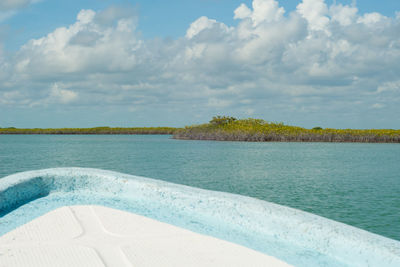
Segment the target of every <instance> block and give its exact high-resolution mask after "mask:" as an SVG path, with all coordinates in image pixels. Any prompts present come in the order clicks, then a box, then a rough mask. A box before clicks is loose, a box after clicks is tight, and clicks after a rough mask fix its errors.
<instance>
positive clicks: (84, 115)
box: [0, 0, 400, 129]
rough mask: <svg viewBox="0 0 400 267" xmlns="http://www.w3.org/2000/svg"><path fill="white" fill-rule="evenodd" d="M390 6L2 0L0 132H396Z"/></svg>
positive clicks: (397, 26)
mask: <svg viewBox="0 0 400 267" xmlns="http://www.w3.org/2000/svg"><path fill="white" fill-rule="evenodd" d="M399 74H400V1H398V0H381V1H372V0H364V1H361V0H358V1H355V0H336V1H334V0H325V1H324V0H302V1H299V0H280V1H278V0H253V1H240V0H238V1H237V0H169V1H165V0H164V1H161V0H153V1H150V0H147V1H144V0H139V1H131V0H129V1H128V0H80V1H77V0H57V1H54V0H1V1H0V127H19V128H36V127H38V128H39V127H41V128H46V127H53V128H55V127H94V126H122V127H129V126H138V127H139V126H176V127H182V126H185V125H192V124H197V123H204V122H207V121H209V120H210V119H211V117H212V116H215V115H229V116H234V117H237V118H248V117H252V118H261V119H264V120H267V121H274V122H284V123H285V124H289V125H297V126H302V127H306V128H312V127H315V126H320V127H324V128H326V127H330V128H391V129H399V128H400V116H399V115H398V114H400V75H399Z"/></svg>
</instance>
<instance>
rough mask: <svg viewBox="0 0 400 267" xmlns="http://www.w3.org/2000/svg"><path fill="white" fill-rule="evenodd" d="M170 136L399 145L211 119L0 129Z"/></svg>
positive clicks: (399, 135)
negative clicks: (142, 124) (202, 121)
mask: <svg viewBox="0 0 400 267" xmlns="http://www.w3.org/2000/svg"><path fill="white" fill-rule="evenodd" d="M5 134H11V135H46V134H48V135H141V134H143V135H150V134H154V135H172V138H173V139H179V140H210V141H245V142H331V143H400V130H392V129H386V130H383V129H367V130H358V129H331V128H326V129H323V128H321V127H314V128H313V129H306V128H302V127H297V126H289V125H284V124H283V123H275V122H267V121H264V120H260V119H251V118H249V119H241V120H238V119H236V118H233V117H225V116H223V117H221V116H217V117H214V118H213V119H212V120H211V121H210V122H209V123H205V124H200V125H193V126H186V127H185V128H174V127H127V128H123V127H94V128H57V129H53V128H48V129H41V128H35V129H18V128H14V127H9V128H0V135H5Z"/></svg>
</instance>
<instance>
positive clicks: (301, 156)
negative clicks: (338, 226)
mask: <svg viewBox="0 0 400 267" xmlns="http://www.w3.org/2000/svg"><path fill="white" fill-rule="evenodd" d="M55 167H89V168H98V169H104V170H113V171H118V172H122V173H127V174H133V175H139V176H144V177H149V178H154V179H160V180H164V181H168V182H172V183H177V184H184V185H188V186H193V187H199V188H203V189H209V190H214V191H224V192H230V193H234V194H240V195H245V196H250V197H254V198H258V199H261V200H265V201H269V202H273V203H277V204H281V205H285V206H289V207H292V208H296V209H300V210H303V211H306V212H310V213H313V214H317V215H320V216H323V217H326V218H329V219H332V220H335V221H339V222H343V223H346V224H349V225H352V226H355V227H358V228H361V229H364V230H367V231H370V232H373V233H376V234H379V235H383V236H386V237H389V238H392V239H396V240H400V144H370V143H284V142H265V143H253V142H219V141H192V140H175V139H172V136H170V135H0V179H1V178H2V177H5V176H7V175H10V174H14V173H17V172H23V171H28V170H38V169H45V168H55Z"/></svg>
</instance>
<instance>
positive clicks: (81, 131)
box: [0, 127, 177, 134]
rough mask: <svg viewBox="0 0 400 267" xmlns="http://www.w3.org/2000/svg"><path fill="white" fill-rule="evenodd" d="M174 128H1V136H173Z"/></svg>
mask: <svg viewBox="0 0 400 267" xmlns="http://www.w3.org/2000/svg"><path fill="white" fill-rule="evenodd" d="M176 130H177V128H172V127H142V128H139V127H135V128H121V127H95V128H59V129H40V128H35V129H18V128H14V127H8V128H0V134H173V133H174V132H175V131H176Z"/></svg>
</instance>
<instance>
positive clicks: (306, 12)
mask: <svg viewBox="0 0 400 267" xmlns="http://www.w3.org/2000/svg"><path fill="white" fill-rule="evenodd" d="M297 12H298V13H299V14H301V15H302V16H303V18H305V19H306V20H307V21H308V24H309V27H310V29H311V30H325V29H326V27H327V25H328V24H329V18H328V17H327V15H328V7H327V5H326V4H325V1H324V0H303V1H302V2H301V3H300V4H299V5H298V6H297Z"/></svg>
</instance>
